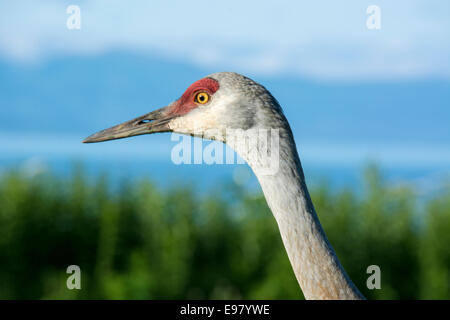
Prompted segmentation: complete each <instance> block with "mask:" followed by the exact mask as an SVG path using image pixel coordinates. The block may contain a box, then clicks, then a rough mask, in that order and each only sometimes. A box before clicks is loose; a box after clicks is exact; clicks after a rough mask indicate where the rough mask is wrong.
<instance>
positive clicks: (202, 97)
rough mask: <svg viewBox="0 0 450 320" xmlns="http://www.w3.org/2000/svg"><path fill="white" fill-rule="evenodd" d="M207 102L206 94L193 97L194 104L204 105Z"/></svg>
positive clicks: (207, 95) (202, 93)
mask: <svg viewBox="0 0 450 320" xmlns="http://www.w3.org/2000/svg"><path fill="white" fill-rule="evenodd" d="M208 101H209V94H207V93H206V92H199V93H197V94H196V95H195V102H197V103H200V104H205V103H207V102H208Z"/></svg>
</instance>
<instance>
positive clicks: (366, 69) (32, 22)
mask: <svg viewBox="0 0 450 320" xmlns="http://www.w3.org/2000/svg"><path fill="white" fill-rule="evenodd" d="M69 4H76V5H79V7H80V9H81V19H82V20H81V21H82V22H81V30H68V29H67V28H66V19H67V17H68V14H67V13H66V8H67V6H68V5H69ZM373 4H375V5H378V6H379V7H380V9H381V30H368V29H367V27H366V19H367V17H368V15H367V13H366V9H367V7H368V6H369V5H373ZM449 12H450V2H448V1H437V0H431V1H417V0H397V1H388V0H377V1H365V0H346V1H284V0H281V1H236V0H228V1H181V0H174V1H170V5H169V2H167V1H117V0H89V1H76V0H72V1H61V0H47V1H23V0H16V1H3V2H2V3H1V4H0V55H1V56H3V57H4V58H7V59H11V60H14V61H16V62H20V63H39V62H40V61H42V60H43V59H49V58H51V57H53V56H55V55H67V54H75V55H78V54H81V55H92V54H101V53H104V52H108V51H110V50H116V49H123V48H125V49H126V50H130V51H133V50H134V51H138V52H144V53H145V52H151V53H152V54H159V55H161V56H164V57H169V58H173V59H174V60H183V61H188V62H190V63H192V64H194V65H198V66H201V67H205V66H206V67H208V66H214V67H216V68H219V69H227V70H239V71H240V72H243V73H246V72H251V73H256V74H265V75H285V74H290V75H299V76H306V77H311V78H317V79H324V80H329V79H331V80H336V79H338V80H362V79H366V80H374V79H393V78H394V79H404V78H408V79H410V78H421V77H443V78H446V79H448V78H450V59H449V58H450V41H449V40H448V39H450V19H449Z"/></svg>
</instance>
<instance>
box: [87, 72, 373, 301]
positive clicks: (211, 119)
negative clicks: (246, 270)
mask: <svg viewBox="0 0 450 320" xmlns="http://www.w3.org/2000/svg"><path fill="white" fill-rule="evenodd" d="M230 129H237V131H236V132H241V133H242V132H250V133H249V134H248V135H250V138H252V135H255V134H256V133H252V132H256V131H257V130H258V129H261V130H263V129H270V130H276V132H277V135H278V145H277V150H275V148H273V147H271V146H272V144H271V143H266V144H265V145H266V149H267V145H269V147H268V148H269V151H268V152H269V153H271V155H273V154H277V157H278V158H277V159H276V160H277V167H276V170H275V171H273V172H271V171H270V170H266V169H267V168H266V166H264V165H263V163H264V160H265V159H264V158H265V157H267V153H266V152H267V150H266V152H260V150H262V148H259V147H258V146H259V144H258V146H250V149H252V150H256V151H254V152H248V150H249V147H248V144H251V143H252V142H246V143H242V141H239V137H241V136H243V135H241V134H235V135H234V139H230V138H229V135H227V134H224V132H225V131H227V132H228V131H230ZM239 130H240V131H239ZM252 130H253V131H252ZM155 132H176V133H182V134H188V135H192V136H199V137H203V138H205V139H216V140H219V141H222V142H224V143H226V144H228V145H230V147H232V148H233V149H234V150H235V151H236V153H237V154H239V155H240V156H241V157H242V158H243V159H244V160H246V161H247V163H248V165H249V166H250V167H251V168H252V170H253V172H254V173H255V175H256V177H257V178H258V181H259V183H260V185H261V187H262V190H263V193H264V196H265V198H266V201H267V204H268V206H269V207H270V209H271V211H272V213H273V215H274V217H275V220H276V221H277V223H278V227H279V230H280V233H281V238H282V240H283V244H284V246H285V248H286V251H287V254H288V257H289V260H290V262H291V265H292V268H293V270H294V273H295V276H296V278H297V280H298V283H299V285H300V287H301V289H302V291H303V294H304V296H305V298H307V299H364V297H363V295H362V294H361V293H360V292H359V290H358V289H357V287H356V286H355V285H354V284H353V282H352V281H351V280H350V278H349V277H348V275H347V273H346V272H345V270H344V268H343V267H342V265H341V263H340V262H339V260H338V258H337V256H336V253H335V252H334V250H333V248H332V246H331V245H330V243H329V241H328V239H327V237H326V235H325V233H324V231H323V229H322V226H321V224H320V222H319V218H318V217H317V214H316V212H315V209H314V206H313V203H312V201H311V198H310V195H309V192H308V189H307V187H306V183H305V177H304V174H303V169H302V166H301V163H300V159H299V156H298V153H297V149H296V146H295V142H294V138H293V135H292V131H291V128H290V126H289V123H288V121H287V120H286V117H285V116H284V114H283V111H282V109H281V107H280V105H279V103H278V102H277V100H276V99H275V98H274V97H273V96H272V95H271V94H270V92H269V91H268V90H267V89H266V88H265V87H263V86H262V85H260V84H258V83H256V82H255V81H253V80H251V79H249V78H247V77H245V76H242V75H240V74H237V73H232V72H220V73H214V74H211V75H209V76H207V77H205V78H203V79H201V80H198V81H196V82H194V83H193V84H192V85H191V86H189V88H188V89H187V90H186V91H185V92H184V94H183V95H182V96H181V97H180V98H179V99H178V100H176V101H174V102H172V103H171V104H169V105H168V106H166V107H163V108H161V109H158V110H156V111H153V112H150V113H148V114H145V115H143V116H141V117H138V118H136V119H133V120H131V121H127V122H124V123H122V124H119V125H117V126H114V127H112V128H109V129H106V130H103V131H100V132H98V133H96V134H93V135H91V136H90V137H88V138H86V139H85V140H84V141H83V142H85V143H92V142H101V141H107V140H113V139H121V138H126V137H131V136H136V135H142V134H150V133H155ZM236 136H237V137H238V139H235V138H236ZM257 140H258V139H255V140H252V139H250V140H248V141H257ZM256 143H258V142H256ZM250 154H252V156H251V155H250ZM255 154H256V156H255ZM271 161H273V160H271Z"/></svg>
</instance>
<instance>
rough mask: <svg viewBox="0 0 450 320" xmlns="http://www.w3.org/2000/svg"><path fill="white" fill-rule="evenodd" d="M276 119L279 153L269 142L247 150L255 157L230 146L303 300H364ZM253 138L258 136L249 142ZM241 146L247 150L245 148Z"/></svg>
mask: <svg viewBox="0 0 450 320" xmlns="http://www.w3.org/2000/svg"><path fill="white" fill-rule="evenodd" d="M281 120H282V123H281V125H280V126H278V128H279V129H278V130H276V135H278V137H279V147H278V150H275V149H274V147H273V145H272V144H270V145H269V146H268V150H269V151H268V153H267V147H266V148H260V145H253V146H250V149H252V150H253V151H255V150H256V153H255V152H253V153H251V154H250V155H249V154H248V143H247V144H246V143H237V144H234V145H232V147H233V148H234V149H235V151H236V152H237V153H238V154H239V155H240V156H241V157H242V158H243V159H244V160H246V161H247V163H248V164H249V166H250V167H251V168H252V170H253V171H254V173H255V175H256V177H257V178H258V180H259V183H260V185H261V187H262V190H263V192H264V196H265V198H266V201H267V204H268V205H269V207H270V209H271V210H272V213H273V215H274V217H275V219H276V221H277V223H278V227H279V230H280V233H281V238H282V240H283V243H284V246H285V248H286V251H287V254H288V257H289V260H290V262H291V265H292V268H293V270H294V273H295V276H296V278H297V280H298V282H299V284H300V287H301V288H302V291H303V294H304V296H305V298H306V299H364V296H363V295H362V294H361V293H360V292H359V290H358V289H357V288H356V286H355V285H354V284H353V282H352V281H351V280H350V278H349V277H348V275H347V273H346V272H345V270H344V268H343V267H342V265H341V264H340V262H339V260H338V258H337V256H336V253H335V252H334V250H333V248H332V246H331V245H330V243H329V241H328V239H327V237H326V235H325V233H324V231H323V229H322V226H321V224H320V222H319V218H318V217H317V214H316V212H315V209H314V206H313V203H312V201H311V198H310V195H309V192H308V189H307V187H306V183H305V178H304V174H303V169H302V166H301V163H300V159H299V157H298V153H297V149H296V146H295V142H294V139H293V136H292V132H291V130H290V127H289V124H288V123H287V121H286V119H285V118H284V116H282V117H281ZM250 135H251V134H250ZM238 140H239V139H238ZM256 140H258V138H255V139H253V141H256ZM250 141H252V140H251V139H250ZM268 141H270V139H268ZM272 142H273V140H272ZM250 143H251V142H250ZM245 145H247V149H245V150H244V149H242V148H244V146H245ZM262 149H263V151H261V150H262ZM277 153H278V154H277ZM268 154H269V159H270V158H271V159H270V160H269V162H268V161H267V159H268ZM274 156H275V158H272V157H274ZM276 157H278V159H276ZM274 161H278V164H277V165H278V168H277V170H275V171H274V170H273V168H272V170H268V168H267V165H268V164H271V165H272V167H273V166H276V165H274V164H273V162H274Z"/></svg>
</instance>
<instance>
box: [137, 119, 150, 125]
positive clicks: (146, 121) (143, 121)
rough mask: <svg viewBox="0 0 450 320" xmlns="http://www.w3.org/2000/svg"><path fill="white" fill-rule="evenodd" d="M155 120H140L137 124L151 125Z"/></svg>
mask: <svg viewBox="0 0 450 320" xmlns="http://www.w3.org/2000/svg"><path fill="white" fill-rule="evenodd" d="M152 121H153V120H150V119H144V120H140V121H139V122H138V123H137V124H138V125H139V124H145V123H150V122H152Z"/></svg>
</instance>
